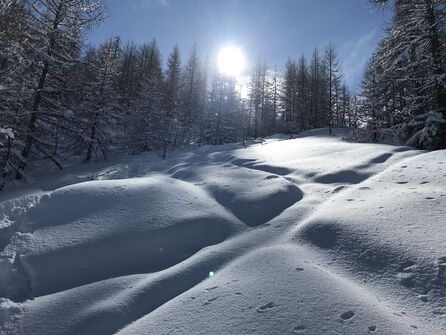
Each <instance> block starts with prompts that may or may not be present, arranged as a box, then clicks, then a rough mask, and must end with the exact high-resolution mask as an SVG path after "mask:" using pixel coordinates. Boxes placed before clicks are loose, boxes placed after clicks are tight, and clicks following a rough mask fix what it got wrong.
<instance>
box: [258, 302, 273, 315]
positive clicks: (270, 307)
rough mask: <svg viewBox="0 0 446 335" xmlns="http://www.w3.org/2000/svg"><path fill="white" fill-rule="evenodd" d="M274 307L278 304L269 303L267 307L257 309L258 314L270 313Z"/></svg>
mask: <svg viewBox="0 0 446 335" xmlns="http://www.w3.org/2000/svg"><path fill="white" fill-rule="evenodd" d="M274 306H276V304H274V303H273V302H269V303H267V304H266V305H263V306H260V307H259V308H257V313H265V312H268V311H269V310H271V309H273V307H274Z"/></svg>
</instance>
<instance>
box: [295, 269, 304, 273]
mask: <svg viewBox="0 0 446 335" xmlns="http://www.w3.org/2000/svg"><path fill="white" fill-rule="evenodd" d="M303 270H304V268H296V271H298V272H302V271H303Z"/></svg>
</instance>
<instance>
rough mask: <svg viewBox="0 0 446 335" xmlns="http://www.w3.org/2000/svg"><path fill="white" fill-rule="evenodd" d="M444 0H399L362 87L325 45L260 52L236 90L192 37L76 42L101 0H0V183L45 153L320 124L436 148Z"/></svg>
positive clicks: (444, 137)
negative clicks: (275, 58) (275, 56)
mask: <svg viewBox="0 0 446 335" xmlns="http://www.w3.org/2000/svg"><path fill="white" fill-rule="evenodd" d="M388 2H389V1H384V0H374V1H371V3H372V5H374V6H386V5H388V6H390V5H393V4H389V3H388ZM445 4H446V2H445V1H435V0H397V1H396V2H395V4H394V15H393V20H392V22H391V23H390V24H389V26H388V27H382V29H385V30H386V36H385V37H384V38H383V39H382V41H381V42H380V44H379V46H378V48H377V50H375V52H374V54H373V57H372V59H371V60H370V62H369V65H368V67H367V71H366V73H365V75H364V79H363V84H362V88H361V90H360V92H352V91H351V90H350V89H349V87H347V85H346V84H345V82H344V80H343V78H342V74H341V73H342V71H341V69H340V65H339V64H340V60H339V59H338V56H337V52H336V48H335V46H333V45H328V46H327V47H326V49H324V50H318V49H315V50H314V52H313V55H312V56H311V58H310V59H306V58H305V56H301V57H300V58H298V59H294V58H293V57H291V58H290V59H289V61H288V62H287V63H286V65H285V67H284V70H283V71H279V70H277V68H278V67H277V65H274V66H273V67H272V66H268V65H267V64H266V63H265V62H264V61H262V58H261V55H259V59H258V61H257V64H256V66H255V68H254V69H253V70H252V74H251V79H250V81H249V85H248V87H247V88H245V90H246V91H247V92H248V93H247V94H242V92H243V89H242V88H241V87H240V84H239V83H237V81H236V79H235V78H233V77H231V76H227V75H224V74H221V73H219V71H218V69H217V68H216V66H215V64H214V62H212V61H209V60H206V58H205V57H204V56H205V55H201V54H200V49H199V46H195V47H194V48H193V49H192V50H181V51H180V50H179V49H178V47H175V48H173V50H172V52H171V53H170V55H168V56H167V58H166V59H165V60H164V59H163V56H162V55H161V53H160V51H159V49H158V46H157V42H156V40H155V39H153V40H152V41H150V40H151V39H152V37H148V40H149V41H148V42H147V43H145V44H142V45H137V44H135V43H132V42H128V41H122V40H121V39H120V38H119V37H114V38H112V39H110V40H108V41H104V42H103V43H102V44H101V45H99V46H89V45H86V43H85V40H86V35H87V34H88V32H89V31H90V30H91V29H95V27H97V26H98V25H99V24H100V23H101V22H102V21H103V20H105V14H104V13H105V6H104V4H103V2H102V1H96V0H59V1H53V0H38V1H36V0H32V1H31V0H2V1H1V2H0V113H1V114H0V171H1V172H0V173H1V175H0V188H3V186H4V185H5V184H6V183H8V182H13V181H14V180H19V179H25V180H26V179H27V171H29V170H30V169H31V168H32V167H33V166H36V165H39V162H41V161H43V160H48V161H50V162H52V163H53V164H55V165H56V166H57V167H58V168H59V169H63V167H64V166H66V165H68V164H71V163H72V162H90V161H92V160H97V159H107V158H109V157H111V156H114V155H116V154H119V153H125V154H139V153H142V152H147V151H157V152H159V153H160V155H162V157H163V158H166V157H167V155H168V153H169V152H171V151H172V150H175V149H176V148H180V147H183V146H186V145H191V144H194V145H198V146H201V145H204V144H224V143H231V142H241V141H245V140H246V139H250V138H259V137H266V136H268V135H272V134H275V133H284V134H288V135H289V136H290V137H292V136H293V134H298V133H300V132H302V131H305V130H309V129H315V128H323V127H328V128H329V129H330V130H331V129H332V128H349V129H351V130H352V131H353V132H354V137H355V139H356V140H358V141H372V142H382V141H385V140H389V139H390V140H392V141H393V142H394V143H400V144H407V145H410V146H414V147H416V148H419V149H443V148H446V121H445V120H446V89H445V81H446V75H445V74H446V72H445V67H446V65H445V62H446V49H445V46H446V44H445V43H446V42H445V41H446V35H445V30H444V28H445V18H446V12H445ZM279 65H280V64H279Z"/></svg>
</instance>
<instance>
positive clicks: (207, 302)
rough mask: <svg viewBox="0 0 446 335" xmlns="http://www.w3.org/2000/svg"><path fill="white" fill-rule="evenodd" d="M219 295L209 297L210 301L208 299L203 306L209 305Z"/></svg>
mask: <svg viewBox="0 0 446 335" xmlns="http://www.w3.org/2000/svg"><path fill="white" fill-rule="evenodd" d="M218 298H219V297H215V298H212V299H209V300H208V301H206V302H205V303H204V304H203V306H207V305H209V304H210V303H211V302H212V301H215V300H217V299H218Z"/></svg>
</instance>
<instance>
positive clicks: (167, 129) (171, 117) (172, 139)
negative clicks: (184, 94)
mask: <svg viewBox="0 0 446 335" xmlns="http://www.w3.org/2000/svg"><path fill="white" fill-rule="evenodd" d="M180 89H181V60H180V51H179V49H178V47H175V48H174V49H173V51H172V53H171V54H170V56H169V59H168V61H167V71H166V81H165V83H164V92H163V110H164V113H165V115H164V118H163V119H164V122H163V123H164V125H163V130H164V146H163V159H166V157H167V152H168V150H169V149H170V146H171V145H173V147H174V148H175V147H176V145H177V140H178V134H179V120H178V116H179V115H178V111H179V107H180V93H181V90H180Z"/></svg>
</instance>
